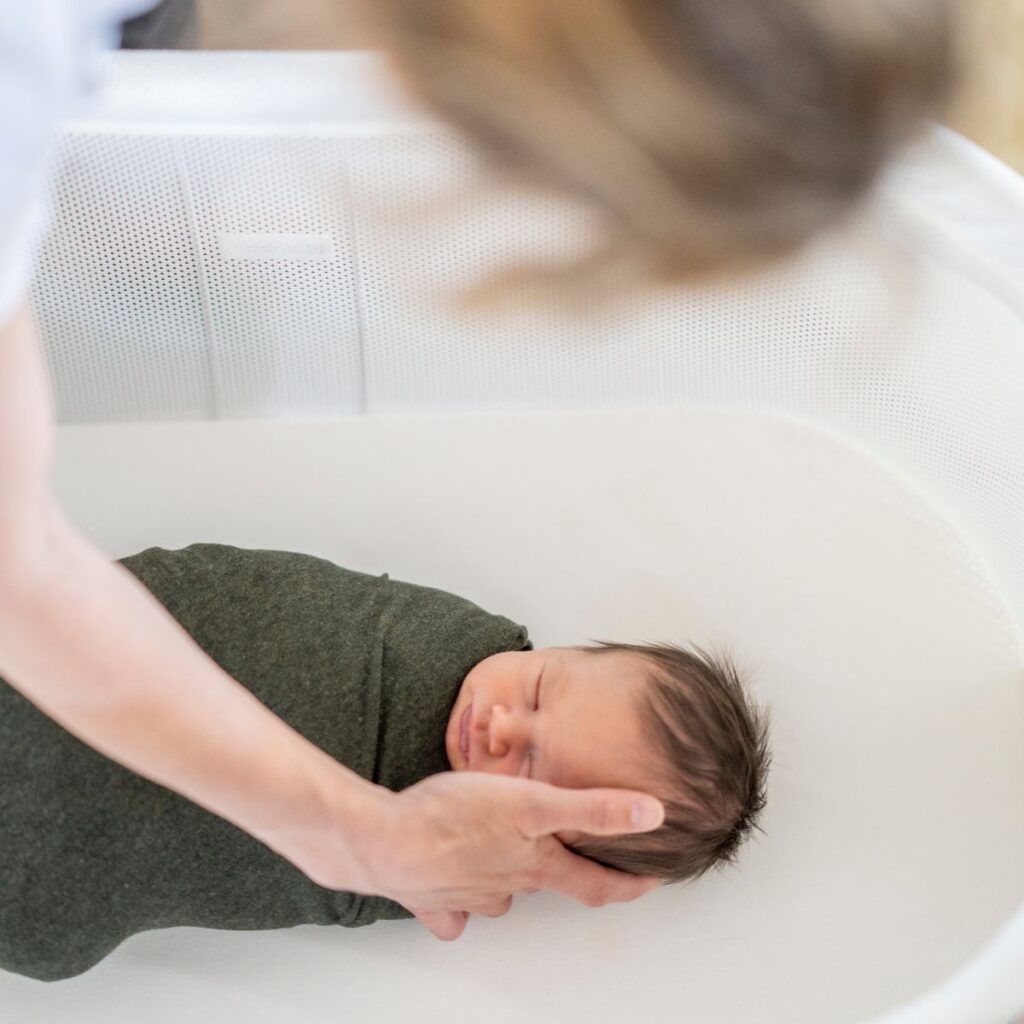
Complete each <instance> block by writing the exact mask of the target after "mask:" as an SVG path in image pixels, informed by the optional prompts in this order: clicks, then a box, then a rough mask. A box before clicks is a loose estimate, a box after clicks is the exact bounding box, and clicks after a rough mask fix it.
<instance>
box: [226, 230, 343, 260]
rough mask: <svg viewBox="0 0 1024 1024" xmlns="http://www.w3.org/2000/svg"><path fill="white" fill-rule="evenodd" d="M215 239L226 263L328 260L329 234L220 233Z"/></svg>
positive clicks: (331, 249)
mask: <svg viewBox="0 0 1024 1024" xmlns="http://www.w3.org/2000/svg"><path fill="white" fill-rule="evenodd" d="M217 239H218V241H219V243H220V254H221V257H222V258H223V259H226V260H332V259H334V239H332V238H331V236H330V235H278V234H237V233H231V232H226V231H224V232H221V233H220V234H219V235H218V236H217Z"/></svg>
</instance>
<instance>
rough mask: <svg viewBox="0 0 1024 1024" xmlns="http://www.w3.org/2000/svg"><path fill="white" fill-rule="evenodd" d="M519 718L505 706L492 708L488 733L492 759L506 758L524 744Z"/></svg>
mask: <svg viewBox="0 0 1024 1024" xmlns="http://www.w3.org/2000/svg"><path fill="white" fill-rule="evenodd" d="M522 731H523V730H522V727H521V723H520V721H519V716H518V715H516V714H515V713H514V712H513V711H512V710H511V709H510V708H507V707H506V706H505V705H504V704H495V705H494V706H493V707H492V708H491V716H490V721H489V722H488V732H487V752H488V753H489V754H490V755H491V757H506V756H507V755H508V754H509V753H510V752H511V751H512V750H513V749H514V748H515V747H517V746H518V745H520V744H521V743H522Z"/></svg>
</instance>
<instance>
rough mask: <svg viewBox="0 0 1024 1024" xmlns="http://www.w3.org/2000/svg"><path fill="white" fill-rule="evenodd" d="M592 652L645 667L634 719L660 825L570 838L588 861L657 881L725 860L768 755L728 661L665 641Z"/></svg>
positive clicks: (754, 798)
mask: <svg viewBox="0 0 1024 1024" xmlns="http://www.w3.org/2000/svg"><path fill="white" fill-rule="evenodd" d="M582 650H584V651H587V652H589V653H590V654H591V655H592V656H593V657H601V656H603V655H607V654H615V653H617V654H627V655H631V656H634V657H638V658H640V659H641V660H642V662H644V663H645V664H646V666H647V667H648V669H649V671H648V673H647V679H646V685H645V686H644V687H643V690H642V694H641V696H640V698H639V699H640V714H641V721H642V722H643V724H644V727H645V731H646V732H647V733H648V735H649V736H650V737H651V739H652V741H653V744H654V757H653V759H652V760H654V761H655V762H656V764H657V767H656V769H655V777H656V778H658V779H661V780H663V785H664V787H665V788H664V789H663V790H662V789H660V787H659V791H658V792H655V793H654V795H656V796H658V797H659V798H660V799H661V800H662V802H663V803H664V805H665V821H664V824H663V825H662V826H661V827H660V828H659V829H656V830H655V831H654V832H646V833H642V834H640V835H629V836H614V837H609V838H605V837H600V838H588V839H585V840H582V841H581V842H578V843H574V844H573V847H574V849H575V850H576V851H577V852H578V853H581V854H583V855H585V856H587V857H590V858H592V859H593V860H596V861H599V862H600V863H602V864H606V865H608V866H609V867H613V868H618V869H619V870H620V871H628V872H631V873H633V874H638V875H654V876H657V877H658V878H661V879H663V880H665V881H666V882H678V881H682V880H683V879H686V878H696V877H697V876H699V875H702V874H704V872H705V871H707V870H708V869H709V868H712V867H715V866H718V865H722V864H730V863H734V862H735V860H736V855H737V852H738V851H739V848H740V846H741V845H742V844H743V842H744V840H746V838H747V837H748V836H749V835H750V834H751V832H753V830H754V829H756V828H758V823H757V820H758V817H759V815H760V814H761V811H762V810H763V808H764V805H765V789H766V781H767V776H768V768H769V764H770V762H771V754H770V751H769V747H768V716H767V714H766V713H765V712H764V711H763V710H761V709H760V708H758V707H757V706H756V705H755V704H754V703H753V701H752V700H751V699H750V697H749V696H748V695H747V693H746V690H745V688H744V686H743V683H742V681H741V679H740V674H739V672H738V670H737V669H736V666H735V665H734V664H733V662H732V661H731V660H730V659H729V658H728V657H724V656H715V655H711V654H708V653H707V652H706V651H704V650H702V649H701V648H699V647H693V648H692V649H690V650H687V649H684V648H682V647H678V646H676V645H674V644H616V643H598V644H595V645H593V646H590V647H583V648H582Z"/></svg>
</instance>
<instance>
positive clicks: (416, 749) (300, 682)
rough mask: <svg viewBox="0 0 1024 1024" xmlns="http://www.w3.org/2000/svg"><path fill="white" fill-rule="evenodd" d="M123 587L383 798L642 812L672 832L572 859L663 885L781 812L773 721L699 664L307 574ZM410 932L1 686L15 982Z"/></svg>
mask: <svg viewBox="0 0 1024 1024" xmlns="http://www.w3.org/2000/svg"><path fill="white" fill-rule="evenodd" d="M123 564H124V565H125V567H126V568H127V569H128V570H129V571H131V572H132V573H134V574H135V575H136V576H137V577H138V578H139V580H140V581H141V582H142V583H143V584H144V585H145V586H146V587H147V588H148V589H149V590H150V591H151V592H152V593H153V594H154V595H155V596H156V597H157V599H158V600H160V601H161V603H162V604H164V606H165V607H166V608H167V609H168V611H169V612H170V613H171V614H172V615H173V616H174V617H175V618H176V619H177V620H178V621H179V622H180V623H181V625H182V626H183V627H184V628H185V629H186V630H187V631H188V632H189V633H190V634H191V635H192V637H193V638H194V639H195V640H196V642H197V643H198V644H199V645H200V646H201V647H202V648H203V649H204V650H205V651H206V652H207V653H208V654H209V655H210V656H211V657H212V658H213V659H214V660H215V661H217V662H218V663H219V664H220V665H221V666H222V667H223V668H224V669H225V670H226V671H227V672H229V673H230V674H231V675H232V676H233V677H234V678H235V679H237V680H238V681H239V682H240V683H241V684H242V685H244V686H246V687H247V688H248V689H249V690H251V691H252V692H253V693H254V694H255V695H256V697H258V698H259V699H260V700H261V701H262V702H263V703H264V704H266V705H267V706H268V707H269V708H270V709H271V710H272V711H273V712H274V713H275V714H277V715H279V716H280V717H281V718H283V719H284V720H285V721H286V722H288V723H289V724H290V725H291V726H292V727H293V728H295V729H296V730H297V731H298V732H300V733H302V734H303V735H304V736H306V737H307V738H308V739H310V740H311V741H312V742H314V743H316V744H317V745H318V746H320V747H321V748H322V749H323V750H325V751H326V752H327V753H328V754H330V755H331V756H332V757H334V758H336V759H337V760H338V761H340V762H342V763H343V764H345V765H347V766H348V767H349V768H351V769H352V770H353V771H356V772H358V773H359V774H360V775H362V776H363V777H364V778H367V779H369V780H371V781H373V782H375V783H377V784H379V785H382V786H386V787H388V788H389V789H393V790H400V789H404V788H406V787H407V786H410V785H412V784H413V783H415V782H418V781H420V780H421V779H423V778H426V777H427V776H429V775H433V774H435V773H437V772H441V771H445V770H448V769H449V768H453V769H455V770H457V771H462V770H471V771H484V772H500V773H503V774H514V775H524V776H528V777H531V778H535V779H540V780H542V781H547V782H552V783H555V784H558V785H563V786H571V787H584V786H628V787H631V788H636V789H642V790H646V791H649V792H651V793H653V794H655V795H656V796H659V797H661V799H662V800H663V801H664V803H665V806H666V819H665V823H664V825H663V826H662V827H661V828H660V829H658V830H657V831H655V832H653V833H648V834H646V835H639V836H626V837H613V838H601V839H594V838H587V837H584V836H580V835H569V834H564V835H562V836H561V838H562V839H563V841H566V842H568V843H570V844H571V845H573V846H574V847H575V848H576V849H577V850H578V851H579V852H581V853H583V854H585V855H587V856H590V857H593V858H595V859H597V860H600V861H601V862H603V863H606V864H609V865H612V866H615V867H618V868H621V869H623V870H626V871H634V872H638V873H643V874H655V875H658V876H660V877H662V878H664V879H666V880H677V879H681V878H688V877H692V876H695V875H698V874H700V873H701V872H703V871H705V870H706V869H707V868H709V867H711V866H712V865H714V864H718V863H722V862H726V861H729V860H731V859H732V858H733V857H734V855H735V852H736V850H737V848H738V846H739V844H740V843H741V842H742V840H743V838H744V837H745V835H746V834H747V833H748V832H749V831H750V830H751V828H752V827H753V824H754V821H755V819H756V816H757V814H758V813H759V811H760V809H761V806H762V804H763V800H764V796H763V790H764V778H765V772H766V767H767V751H766V742H765V725H764V720H763V718H762V716H761V715H760V713H759V712H758V711H757V710H756V709H755V708H754V707H753V706H752V705H751V704H750V702H749V701H748V700H747V698H746V696H745V695H744V693H743V689H742V687H741V685H740V683H739V680H738V679H737V677H736V673H735V672H734V671H733V669H732V668H731V666H729V665H728V664H727V663H724V662H722V663H719V662H716V661H714V660H713V659H711V658H709V657H707V656H706V655H704V654H702V653H699V652H698V653H690V652H687V651H684V650H682V649H679V648H676V647H673V646H651V647H638V646H629V645H599V646H597V647H593V648H553V649H548V650H541V651H534V650H532V649H531V645H530V642H529V640H528V638H527V633H526V630H525V628H524V627H522V626H519V625H517V624H516V623H514V622H511V621H510V620H508V619H506V618H503V617H501V616H497V615H491V614H489V613H487V612H485V611H483V610H482V609H480V608H478V607H477V606H476V605H473V604H471V603H470V602H468V601H465V600H463V599H462V598H459V597H455V596H453V595H451V594H446V593H444V592H442V591H438V590H433V589H431V588H428V587H419V586H414V585H411V584H407V583H399V582H396V581H393V580H390V579H389V578H388V577H387V576H381V577H374V576H368V575H364V574H362V573H355V572H350V571H348V570H345V569H341V568H339V567H338V566H335V565H332V564H331V563H330V562H326V561H324V560H322V559H318V558H313V557H311V556H308V555H299V554H290V553H286V552H276V551H248V550H242V549H239V548H233V547H227V546H221V545H212V544H196V545H192V546H191V547H188V548H185V549H183V550H181V551H166V550H163V549H160V548H151V549H149V550H148V551H144V552H142V553H141V554H139V555H134V556H132V557H130V558H127V559H124V560H123ZM409 916H410V915H409V913H408V912H407V911H406V910H405V909H404V908H403V907H401V906H400V905H398V904H396V903H393V902H392V901H390V900H387V899H383V898H381V897H373V896H363V895H360V894H357V893H349V892H335V891H332V890H328V889H324V888H321V887H320V886H318V885H316V884H315V883H313V882H312V881H310V880H309V879H308V878H306V876H305V875H303V874H302V873H301V872H300V871H299V870H298V869H297V868H295V867H294V866H293V865H292V864H290V863H289V862H288V861H286V860H284V859H283V858H281V857H279V856H277V855H276V854H274V853H273V852H271V851H270V850H269V849H267V848H266V847H265V846H263V845H262V844H261V843H260V842H258V841H257V840H256V839H254V838H252V837H251V836H249V835H248V834H247V833H245V832H243V831H241V830H240V829H238V828H236V827H235V826H234V825H231V824H230V823H228V822H226V821H224V820H223V819H221V818H219V817H217V816H216V815H213V814H211V813H209V812H207V811H205V810H204V809H202V808H200V807H199V806H197V805H196V804H193V803H192V802H190V801H189V800H186V799H185V798H184V797H181V796H179V795H178V794H177V793H174V792H172V791H170V790H168V789H165V788H163V787H162V786H159V785H157V784H155V783H152V782H150V781H149V780H147V779H144V778H142V777H141V776H138V775H136V774H134V773H133V772H130V771H129V770H127V769H126V768H123V767H121V766H120V765H118V764H116V763H115V762H113V761H111V760H109V759H107V758H105V757H104V756H103V755H101V754H99V753H97V752H96V751H94V750H93V749H92V748H90V747H88V746H86V745H85V744H83V743H81V742H80V741H79V740H77V739H76V738H75V737H73V736H71V735H70V734H69V733H67V732H66V731H65V730H64V729H62V728H61V727H60V726H59V725H57V724H56V723H55V722H53V721H52V720H51V719H50V718H48V717H47V716H45V715H44V714H42V713H41V712H40V711H38V710H37V709H36V708H35V707H34V705H32V704H31V703H30V702H29V701H27V700H26V699H25V698H23V697H22V696H21V695H20V694H19V693H18V692H17V691H15V690H14V689H12V688H11V687H9V686H7V685H6V684H5V683H3V682H2V681H0V968H2V969H4V970H8V971H14V972H17V973H19V974H23V975H26V976H28V977H32V978H38V979H41V980H46V981H54V980H59V979H62V978H68V977H72V976H74V975H76V974H80V973H82V972H83V971H86V970H88V969H89V968H90V967H92V966H93V965H95V964H96V963H97V962H99V961H100V960H101V959H102V958H103V957H105V956H106V955H107V954H108V953H109V952H111V950H113V949H114V948H116V947H117V946H118V945H119V944H120V943H121V942H123V941H124V940H125V939H126V938H127V937H128V936H130V935H132V934H134V933H136V932H140V931H145V930H148V929H152V928H168V927H174V926H181V925H189V926H195V927H208V928H225V929H265V928H284V927H290V926H293V925H297V924H340V925H344V926H347V927H352V926H358V925H364V924H370V923H372V922H373V921H376V920H379V919H382V918H400V917H409Z"/></svg>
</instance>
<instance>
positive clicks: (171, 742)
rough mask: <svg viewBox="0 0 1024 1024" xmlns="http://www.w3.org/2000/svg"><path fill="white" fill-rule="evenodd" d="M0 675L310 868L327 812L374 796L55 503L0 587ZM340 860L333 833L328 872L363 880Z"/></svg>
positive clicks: (144, 770)
mask: <svg viewBox="0 0 1024 1024" xmlns="http://www.w3.org/2000/svg"><path fill="white" fill-rule="evenodd" d="M0 674H2V675H3V676H4V677H5V678H6V679H7V680H8V681H9V682H10V683H11V684H12V685H14V686H15V687H16V688H17V689H19V690H20V691H21V692H22V693H23V694H24V695H25V696H26V697H28V698H29V699H30V700H31V701H32V702H33V703H35V704H36V705H37V706H38V707H39V708H40V709H41V710H42V711H44V712H45V713H46V714H48V715H50V716H51V717H52V718H54V719H55V720H56V721H58V722H60V723H61V724H62V725H63V726H64V727H65V728H66V729H68V731H69V732H72V733H73V734H74V735H76V736H78V737H79V738H80V739H81V740H83V741H84V742H85V743H88V744H89V745H90V746H92V747H94V748H96V749H97V750H99V751H101V752H102V753H104V754H106V755H107V756H109V757H111V758H113V759H114V760H116V761H118V762H120V763H121V764H124V765H125V766H127V767H128V768H131V769H132V770H134V771H136V772H138V773H139V774H141V775H144V776H146V777H147V778H150V779H152V780H153V781H155V782H159V783H161V784H163V785H165V786H168V787H169V788H171V789H174V790H176V791H177V792H179V793H182V794H183V795H184V796H186V797H188V798H190V799H191V800H193V801H195V802H196V803H198V804H201V805H202V806H204V807H206V808H207V809H209V810H211V811H213V812H215V813H217V814H219V815H221V816H222V817H224V818H227V819H228V820H230V821H232V822H234V823H235V824H237V825H239V826H240V827H242V828H243V829H245V830H246V831H248V832H251V833H252V834H253V835H255V836H257V838H260V839H261V840H263V841H264V842H266V843H267V844H268V845H270V846H271V847H273V848H274V849H276V850H277V851H278V852H279V853H282V854H283V855H284V856H287V857H289V859H292V860H293V861H295V862H296V863H298V864H299V866H300V867H302V868H303V869H304V870H307V871H309V870H310V863H309V861H310V856H307V853H308V851H307V850H306V849H305V844H306V843H313V844H315V843H317V842H319V841H320V840H319V839H317V836H318V835H319V833H320V832H321V831H322V830H323V824H324V821H325V820H326V819H328V818H329V819H331V820H333V821H335V822H336V823H337V822H339V820H340V821H341V822H343V821H344V820H346V819H348V820H351V821H352V823H353V829H355V828H358V827H360V826H361V825H362V824H365V819H366V817H367V815H366V813H365V812H366V810H367V808H368V807H369V806H370V805H373V804H374V803H375V802H376V801H377V800H378V799H379V797H378V796H377V794H376V793H375V792H374V791H375V790H376V787H373V786H371V785H370V784H369V783H366V782H365V781H364V780H362V779H360V778H359V777H358V776H356V775H355V774H354V773H352V772H350V771H348V770H347V769H345V768H343V767H342V766H341V765H339V764H337V762H335V761H333V760H332V759H331V758H329V757H328V756H327V755H326V754H324V753H323V752H322V751H321V750H319V749H318V748H317V747H315V746H314V745H313V744H311V743H309V742H308V741H307V740H306V739H304V738H303V737H302V736H301V735H299V734H298V733H296V732H295V731H294V730H293V729H291V728H290V727H289V726H288V725H287V724H286V723H284V722H283V721H282V720H281V719H279V718H277V717H276V716H275V715H273V714H272V713H271V712H270V711H269V710H268V709H267V708H266V707H264V706H263V705H262V704H261V703H260V702H259V701H258V700H257V699H256V698H255V697H253V696H252V694H250V693H249V692H248V691H247V690H246V689H245V688H244V687H242V686H240V685H239V684H238V683H236V682H235V681H234V680H233V679H231V677H230V676H228V675H227V674H226V673H225V672H224V671H223V670H221V669H220V668H219V667H218V666H217V665H216V663H215V662H213V661H212V660H211V659H210V658H209V657H207V656H206V655H205V654H204V653H203V652H202V651H201V650H200V649H199V647H197V646H196V644H195V643H194V642H193V641H192V639H191V637H189V636H188V634H187V633H186V632H185V631H184V630H183V629H182V628H181V627H180V626H179V625H178V623H177V622H175V621H174V619H173V618H172V617H171V616H170V615H169V614H168V613H167V612H166V610H165V609H164V608H163V607H162V606H161V605H160V604H159V603H158V602H157V601H156V600H155V598H153V596H152V595H151V594H149V592H148V591H146V590H145V588H144V587H142V585H141V584H140V583H139V582H138V581H137V580H136V579H135V578H134V577H133V576H132V575H131V574H130V573H128V572H127V571H125V570H124V569H122V568H121V567H120V566H118V565H116V564H113V563H111V562H110V561H109V560H108V559H107V557H106V556H105V555H104V554H103V553H102V552H100V551H99V550H97V549H96V548H95V547H94V546H93V545H92V544H91V543H89V542H88V541H87V540H86V539H85V538H83V537H82V536H81V535H80V534H79V533H78V532H77V531H76V530H75V529H74V527H73V526H71V525H70V524H68V523H67V522H66V521H65V520H64V519H63V517H62V516H61V515H60V513H59V512H58V511H57V510H55V509H53V507H52V506H50V508H49V510H48V524H47V530H46V542H45V544H42V545H40V546H39V548H38V549H37V554H36V555H35V557H34V558H33V560H32V562H31V564H29V563H27V562H22V564H21V565H20V566H19V569H18V571H17V572H16V573H12V574H11V575H9V576H8V577H7V579H6V580H5V581H4V582H3V583H2V584H0ZM335 831H336V832H337V833H341V832H342V829H336V830H335ZM350 858H351V852H350V851H349V850H347V849H346V848H345V845H344V842H343V839H342V836H341V835H340V834H339V835H338V836H336V838H335V843H334V844H332V849H331V851H330V852H329V854H325V855H324V856H323V857H319V856H318V855H317V853H316V851H314V852H313V854H312V859H313V860H314V861H318V862H319V861H320V860H326V859H329V860H330V861H331V864H330V866H329V867H330V875H329V879H328V878H327V877H325V879H324V881H325V883H326V882H327V881H328V880H329V882H330V883H331V884H332V885H334V887H336V888H359V887H360V883H361V881H362V878H361V873H360V871H359V868H358V865H357V864H356V863H355V861H354V859H353V860H351V863H349V862H347V861H348V860H349V859H350ZM318 880H319V879H318Z"/></svg>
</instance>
